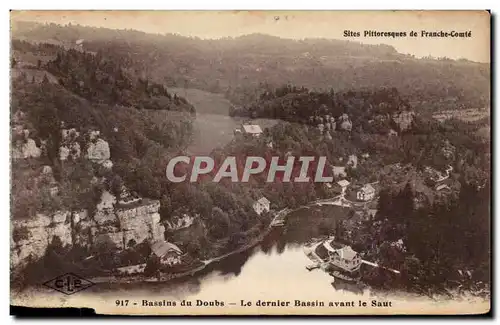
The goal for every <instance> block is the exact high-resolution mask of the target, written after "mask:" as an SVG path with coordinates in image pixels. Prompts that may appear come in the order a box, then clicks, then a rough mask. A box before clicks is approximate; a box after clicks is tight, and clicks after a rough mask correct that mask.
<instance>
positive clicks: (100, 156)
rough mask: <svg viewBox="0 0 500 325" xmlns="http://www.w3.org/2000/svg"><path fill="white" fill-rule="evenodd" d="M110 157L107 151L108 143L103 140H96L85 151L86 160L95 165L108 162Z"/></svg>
mask: <svg viewBox="0 0 500 325" xmlns="http://www.w3.org/2000/svg"><path fill="white" fill-rule="evenodd" d="M110 157H111V153H110V150H109V144H108V142H106V141H104V140H103V139H97V140H95V142H94V141H92V142H90V143H89V147H88V149H87V158H88V159H90V160H92V161H95V162H97V163H101V164H102V163H104V162H106V160H109V158H110Z"/></svg>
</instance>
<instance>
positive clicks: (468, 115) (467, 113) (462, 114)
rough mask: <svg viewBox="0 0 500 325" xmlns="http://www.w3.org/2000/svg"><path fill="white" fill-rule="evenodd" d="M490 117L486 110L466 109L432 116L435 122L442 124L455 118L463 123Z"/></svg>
mask: <svg viewBox="0 0 500 325" xmlns="http://www.w3.org/2000/svg"><path fill="white" fill-rule="evenodd" d="M489 116H490V110H489V109H488V108H468V109H461V110H448V111H441V112H438V113H435V114H433V115H432V117H434V118H435V119H436V120H438V121H440V122H442V121H444V120H447V119H450V118H456V119H459V120H462V121H465V122H475V121H479V120H481V119H483V118H485V117H489Z"/></svg>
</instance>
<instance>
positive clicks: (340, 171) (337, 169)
mask: <svg viewBox="0 0 500 325" xmlns="http://www.w3.org/2000/svg"><path fill="white" fill-rule="evenodd" d="M331 167H332V172H333V174H334V175H339V174H345V166H331Z"/></svg>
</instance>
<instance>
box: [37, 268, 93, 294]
mask: <svg viewBox="0 0 500 325" xmlns="http://www.w3.org/2000/svg"><path fill="white" fill-rule="evenodd" d="M94 284H95V283H93V282H92V281H89V280H85V279H84V278H81V277H79V276H78V275H76V274H73V273H66V274H64V275H60V276H58V277H57V278H54V279H52V280H50V281H47V282H45V283H44V284H43V285H44V286H46V287H49V288H51V289H54V290H57V291H59V292H62V293H64V294H66V295H72V294H74V293H77V292H78V291H82V290H85V289H87V288H90V287H91V286H93V285H94Z"/></svg>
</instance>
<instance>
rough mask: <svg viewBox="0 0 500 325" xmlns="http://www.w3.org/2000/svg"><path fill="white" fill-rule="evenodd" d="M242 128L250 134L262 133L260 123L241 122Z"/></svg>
mask: <svg viewBox="0 0 500 325" xmlns="http://www.w3.org/2000/svg"><path fill="white" fill-rule="evenodd" d="M243 129H244V130H245V132H246V133H251V134H260V133H262V129H261V128H260V125H257V124H243Z"/></svg>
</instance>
